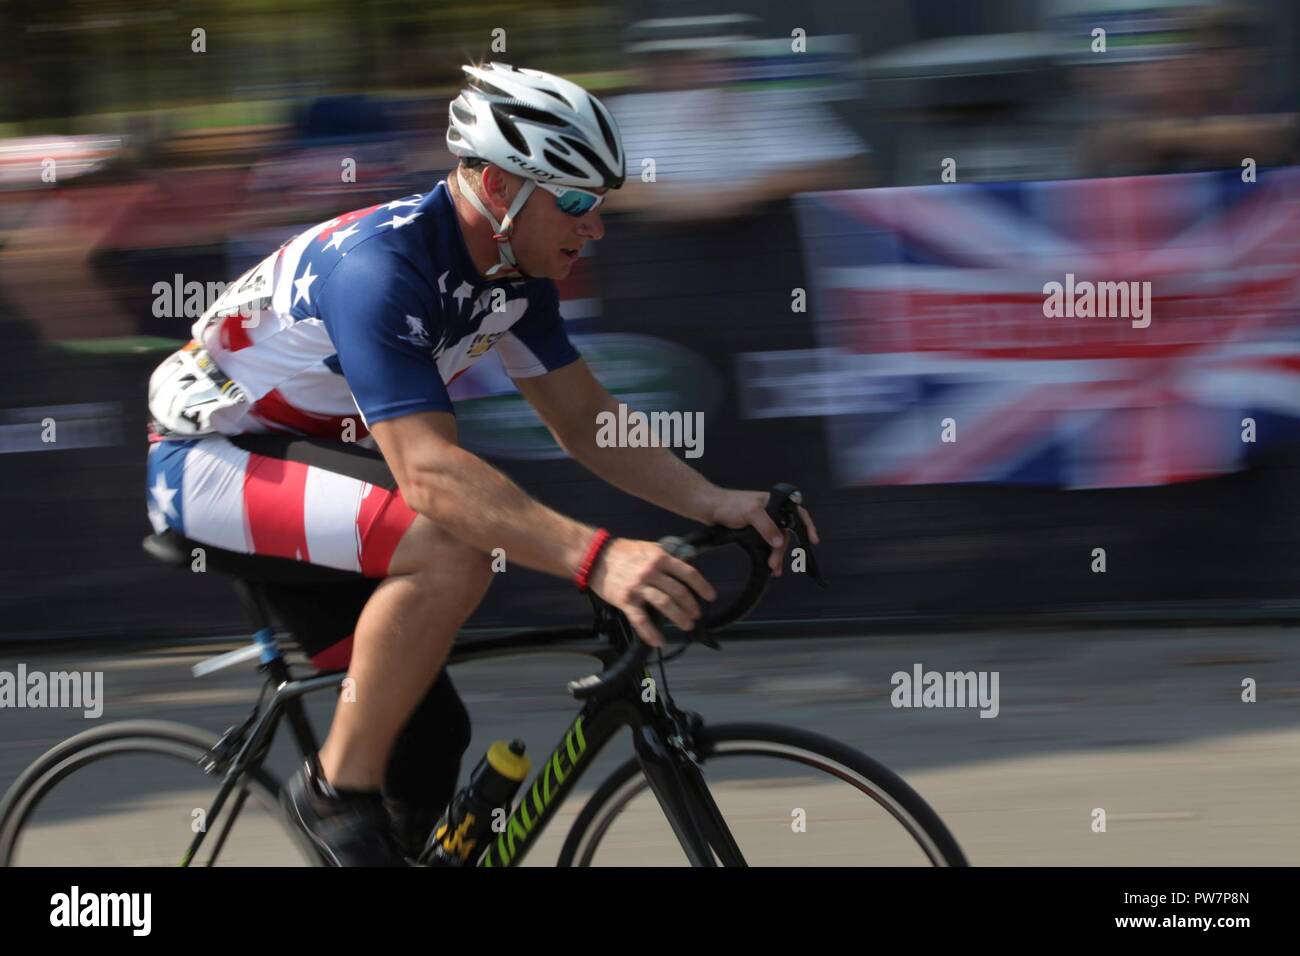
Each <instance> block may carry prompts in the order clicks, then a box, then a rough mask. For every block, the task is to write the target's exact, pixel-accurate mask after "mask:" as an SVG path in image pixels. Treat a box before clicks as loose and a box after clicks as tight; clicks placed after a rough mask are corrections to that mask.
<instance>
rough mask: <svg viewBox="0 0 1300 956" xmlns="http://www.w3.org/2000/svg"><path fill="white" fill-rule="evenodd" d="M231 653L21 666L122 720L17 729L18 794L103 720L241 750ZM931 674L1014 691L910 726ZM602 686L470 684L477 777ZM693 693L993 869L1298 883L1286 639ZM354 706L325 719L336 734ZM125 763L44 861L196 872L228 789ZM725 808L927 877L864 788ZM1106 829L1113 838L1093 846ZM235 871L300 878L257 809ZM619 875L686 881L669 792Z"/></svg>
mask: <svg viewBox="0 0 1300 956" xmlns="http://www.w3.org/2000/svg"><path fill="white" fill-rule="evenodd" d="M228 646H230V645H229V644H218V643H214V644H210V645H205V646H193V645H189V646H180V647H174V648H153V649H150V650H147V651H132V652H129V653H125V654H124V653H121V652H118V651H113V650H106V651H105V652H103V653H99V654H88V653H86V652H79V653H70V652H68V651H66V650H65V651H59V650H58V649H51V650H50V651H48V652H45V653H39V654H28V655H26V656H23V657H21V658H16V657H14V656H13V655H12V654H5V653H4V651H3V649H0V671H10V672H14V671H15V670H16V667H17V664H18V663H19V661H20V660H21V662H22V663H24V664H25V665H26V666H27V668H28V670H29V672H30V671H32V670H42V671H47V672H48V671H59V670H72V669H76V670H91V671H95V670H99V671H103V673H104V697H105V701H106V703H105V708H104V713H103V716H102V717H100V718H99V719H98V720H88V719H85V718H84V717H82V716H81V714H80V713H79V712H76V711H69V710H54V709H43V710H32V709H22V710H10V709H0V786H2V787H6V788H7V787H8V785H9V784H10V783H11V782H12V780H13V779H14V777H15V776H16V775H17V774H18V773H19V772H20V771H21V770H22V768H23V767H25V766H26V765H27V764H28V763H29V762H30V761H31V760H32V759H34V758H35V757H36V756H38V755H39V754H40V753H42V752H43V751H45V750H46V749H47V748H49V747H50V746H52V745H53V744H54V743H56V742H57V741H59V740H60V739H62V738H64V737H66V736H68V735H69V734H71V733H75V732H78V731H81V730H84V729H86V728H88V727H90V726H94V725H96V724H103V723H106V722H108V721H114V720H123V719H132V718H149V719H157V720H174V721H180V722H183V723H192V724H197V725H198V726H200V727H205V728H208V729H210V730H212V731H220V730H222V729H223V728H224V727H225V726H227V725H228V724H230V723H232V722H233V721H234V720H235V719H236V718H237V717H238V716H240V715H241V714H242V712H243V711H245V710H246V709H247V707H248V706H249V705H251V703H252V701H253V700H254V698H255V696H256V693H257V689H258V685H257V682H256V675H255V673H254V672H253V671H252V669H251V667H250V666H249V665H242V666H240V667H237V668H235V669H232V670H230V671H225V672H222V673H220V674H217V675H213V676H210V677H207V678H203V679H201V680H197V681H196V680H194V679H192V678H191V677H190V676H189V671H188V668H189V665H190V664H192V663H193V662H194V661H195V660H198V659H200V658H202V657H204V656H208V655H210V654H213V653H216V652H218V651H220V650H222V649H225V648H226V647H228ZM916 664H920V665H922V667H923V669H924V670H927V671H928V670H937V671H969V670H975V671H990V672H992V671H996V672H997V673H998V678H999V684H998V689H999V712H998V715H997V717H996V718H993V719H987V718H980V717H979V714H978V711H977V710H976V709H901V708H895V707H893V706H892V705H891V702H890V694H891V691H892V690H893V687H892V685H891V675H893V674H894V673H895V672H898V671H905V672H909V673H910V672H911V671H912V670H913V666H914V665H916ZM588 670H589V667H588V665H587V662H586V661H585V660H584V659H582V658H575V657H567V656H560V655H554V656H552V655H547V656H533V657H528V658H517V659H497V660H493V661H484V662H480V663H477V664H472V665H463V666H461V667H458V668H457V669H456V671H455V672H454V673H455V675H456V678H457V684H458V686H459V687H460V689H461V692H462V694H463V695H464V697H465V699H466V702H467V704H468V705H469V708H470V710H471V713H472V714H473V717H474V719H475V739H474V743H473V744H472V746H471V750H470V753H469V755H468V756H467V760H466V763H467V765H472V763H473V762H475V761H476V760H477V758H478V755H479V754H481V753H482V751H483V750H484V749H485V748H486V746H487V744H488V743H489V742H490V741H492V740H493V739H497V738H502V737H504V738H507V739H509V738H512V737H516V736H520V737H523V738H524V739H525V740H526V741H527V742H528V744H529V748H530V752H531V753H532V754H533V755H534V756H535V757H536V758H537V759H539V760H540V758H541V757H542V756H543V755H545V754H546V753H549V750H550V748H551V747H552V746H553V745H554V744H555V743H556V741H557V740H558V739H559V737H560V735H561V734H562V732H563V730H564V728H565V727H566V725H567V723H568V721H569V720H570V719H571V717H572V714H573V713H574V711H575V707H574V706H573V704H572V702H571V701H569V699H568V697H567V695H566V694H565V693H564V690H563V688H564V684H565V682H566V681H567V680H569V679H571V678H573V677H575V676H579V675H580V674H582V673H586V672H587V671H588ZM669 678H670V683H671V690H672V692H673V694H674V695H675V696H676V698H677V699H678V701H679V702H680V703H682V704H684V705H686V706H689V707H692V708H694V709H696V710H699V711H700V712H702V713H703V714H705V715H706V717H708V718H709V719H710V721H712V722H721V721H731V720H762V721H777V722H782V723H790V724H794V725H797V726H801V727H804V728H807V729H809V730H813V731H816V732H819V733H822V734H826V735H829V736H832V737H836V738H838V739H841V740H843V741H845V742H847V743H849V744H851V745H853V746H855V747H858V748H860V749H862V750H864V751H866V752H867V753H869V754H871V755H872V756H874V757H875V758H876V759H878V760H880V761H881V762H883V763H884V764H886V765H887V766H889V767H891V768H892V769H894V770H895V771H897V772H898V773H900V774H901V775H902V776H903V777H904V778H905V779H906V780H907V781H908V782H909V783H910V784H911V785H912V786H913V787H915V788H916V789H917V790H918V791H919V792H920V793H921V794H922V795H923V796H924V797H925V798H926V800H927V801H929V803H930V804H931V805H932V806H933V807H934V808H935V810H936V811H938V813H939V814H940V816H941V817H942V818H943V819H944V820H945V821H946V822H947V823H948V825H949V827H950V828H951V829H952V831H953V833H954V834H955V836H956V837H957V839H958V841H959V842H960V843H961V845H962V847H963V849H964V850H965V851H966V853H967V855H968V856H969V858H970V860H971V862H972V863H974V864H983V865H1007V864H1029V865H1038V864H1045V865H1046V864H1050V865H1108V864H1118V865H1137V864H1142V865H1190V864H1211V865H1257V864H1271V865H1279V864H1291V865H1293V864H1295V863H1296V861H1297V858H1300V801H1297V800H1296V794H1297V793H1300V645H1297V643H1296V641H1295V639H1294V636H1293V634H1291V633H1290V632H1288V631H1286V630H1283V629H1276V628H1249V629H1247V628H1196V629H1168V630H1138V631H1100V632H1083V631H1079V632H1068V631H1044V632H1031V633H1026V632H1014V633H996V632H995V633H983V634H944V635H876V634H873V635H871V636H869V637H845V638H836V639H804V640H800V641H776V640H763V641H750V642H744V643H732V644H729V645H727V647H726V648H725V650H724V651H723V652H721V653H715V652H711V651H708V650H705V649H696V650H693V651H692V652H691V653H689V654H688V655H686V656H685V657H684V658H682V659H681V660H680V661H677V662H675V663H673V664H671V665H670V670H669ZM1246 678H1251V679H1253V680H1254V681H1255V682H1256V685H1257V694H1258V700H1257V702H1254V703H1246V702H1243V701H1242V699H1241V695H1242V681H1243V679H1246ZM331 706H332V705H331V703H330V702H329V701H326V700H323V699H322V700H317V701H315V702H314V703H313V704H312V706H311V710H312V713H313V717H314V719H315V720H316V721H317V726H318V727H320V728H323V727H325V726H326V723H327V720H328V713H329V708H330V707H331ZM614 751H617V752H616V753H615V752H614ZM629 753H630V746H629V744H628V742H627V740H626V737H620V738H618V739H617V740H616V743H615V745H614V746H612V748H611V751H609V752H607V753H606V754H604V755H602V756H601V757H600V758H598V760H597V761H596V762H595V763H594V764H593V766H592V769H591V770H590V771H588V773H587V776H586V777H585V779H584V780H583V782H582V784H581V785H580V794H585V793H587V792H589V791H590V790H591V789H592V788H594V786H595V784H596V783H597V782H598V781H599V780H600V779H602V778H603V776H604V774H605V772H607V771H608V770H609V769H611V768H612V767H613V766H615V765H616V763H618V762H620V761H621V760H623V759H625V758H626V756H627V755H628V754H629ZM288 760H289V751H288V749H287V747H281V748H278V749H277V751H276V753H275V756H274V765H275V768H276V769H277V771H279V772H283V770H284V768H285V767H286V766H288ZM101 766H102V767H103V768H104V769H103V771H102V772H100V773H98V774H97V776H96V777H95V778H94V779H93V780H91V779H90V778H87V779H86V781H85V782H84V783H82V784H79V785H78V786H77V787H76V788H75V792H74V791H68V792H69V794H70V799H69V800H68V801H66V802H64V803H59V804H57V805H55V804H50V805H49V806H48V807H47V809H46V810H44V811H43V812H42V817H41V821H40V823H41V828H40V830H39V831H38V836H39V843H37V842H36V838H33V841H32V843H30V844H28V846H27V847H26V848H25V849H26V850H28V851H30V852H31V853H33V854H39V856H40V858H41V859H42V860H45V861H50V862H58V861H68V862H73V861H75V860H76V859H77V858H78V857H76V856H75V855H73V854H76V853H80V852H81V851H82V849H83V848H84V847H86V846H92V847H94V848H95V849H96V851H97V852H99V851H102V852H103V853H105V854H110V853H117V852H122V851H125V850H127V849H129V850H130V851H131V853H132V854H133V856H132V857H131V860H132V861H138V860H139V859H150V860H154V861H156V862H158V863H172V862H174V861H175V859H176V856H177V850H176V847H177V846H180V845H183V844H184V843H185V842H186V840H187V839H188V835H189V833H190V832H191V828H192V826H194V825H195V824H194V819H195V808H197V807H200V806H202V805H204V803H205V798H204V794H205V793H206V792H208V791H206V790H205V787H207V785H208V781H207V779H206V778H204V777H202V776H201V775H194V774H192V773H191V772H190V771H188V770H186V769H185V768H184V767H181V766H180V765H179V764H177V765H174V766H173V765H164V764H162V763H159V762H157V761H156V760H155V761H153V762H146V761H143V760H141V759H139V758H119V760H118V761H117V762H115V763H112V764H110V763H105V764H102V765H101ZM92 772H93V771H84V773H86V774H90V773H92ZM187 774H190V775H189V776H187ZM73 779H77V778H76V777H75V776H74V777H73V778H69V780H70V781H71V780H73ZM65 786H66V785H65ZM154 791H158V795H157V796H156V797H154V798H151V801H150V802H146V801H145V796H144V795H145V794H146V793H151V792H154ZM717 792H718V795H719V801H720V803H721V804H722V806H723V809H724V811H725V812H726V814H727V816H728V818H729V819H730V820H731V821H732V822H733V826H734V828H735V830H736V834H737V838H738V840H739V841H740V843H741V846H742V849H744V850H745V852H746V853H747V855H748V856H749V859H750V860H751V862H754V863H782V862H787V863H819V864H848V863H857V862H896V863H913V862H920V860H919V858H918V857H917V854H916V851H915V850H914V848H912V847H911V846H910V845H909V844H908V843H907V841H906V840H904V839H901V831H898V830H897V829H896V828H894V827H892V826H890V825H888V822H887V821H886V820H884V819H882V817H881V815H880V813H879V812H878V811H876V810H875V808H874V805H872V804H869V803H868V802H867V801H865V800H863V799H862V798H861V797H860V796H859V795H857V794H856V792H853V791H851V790H849V789H848V788H847V787H845V786H844V785H843V784H836V783H825V782H817V781H814V780H812V779H810V778H807V777H805V776H801V775H793V776H792V775H790V774H788V773H785V772H781V770H780V768H774V767H770V766H764V765H760V764H756V763H746V764H744V765H743V766H742V765H739V764H738V765H736V766H735V767H734V768H733V769H732V770H731V771H730V772H728V773H727V774H725V776H724V778H723V779H722V780H721V781H720V782H719V783H718V785H717ZM580 807H581V802H580V801H571V802H570V804H569V805H567V806H566V807H563V808H561V810H560V812H559V814H558V815H557V818H556V821H555V823H554V824H552V826H551V827H550V829H549V830H548V831H547V833H545V834H544V835H543V837H542V839H541V840H540V841H539V842H538V844H537V846H536V848H535V849H534V850H533V852H532V855H531V856H530V857H529V860H528V862H529V863H531V864H535V865H550V864H551V863H553V862H554V860H555V855H556V853H557V852H558V849H559V846H560V842H561V839H562V837H563V834H564V832H565V831H566V830H567V827H566V826H565V823H567V822H568V821H570V820H572V818H573V816H574V815H575V814H576V813H577V811H578V809H579V808H580ZM1098 809H1101V810H1104V811H1105V814H1106V829H1105V832H1094V829H1093V821H1094V818H1095V811H1096V810H1098ZM106 817H111V824H112V825H111V826H106V825H105V818H106ZM799 820H802V821H803V823H804V825H803V828H802V829H801V830H797V829H796V822H797V821H799ZM868 851H869V852H868ZM229 855H230V858H231V862H236V861H238V862H247V863H275V862H290V861H292V860H294V859H295V856H294V850H293V847H292V844H291V843H290V842H289V840H288V839H287V838H286V837H285V836H283V835H282V834H281V832H280V830H279V829H278V824H277V823H276V821H275V820H274V819H273V818H272V817H270V816H268V815H266V814H256V813H253V812H249V813H248V814H247V815H246V818H241V821H240V826H239V827H238V828H237V833H236V834H232V837H231V844H230V850H229ZM114 858H116V857H114ZM598 861H599V862H606V863H618V864H633V865H659V864H665V865H678V864H680V863H681V862H682V858H681V853H680V850H679V849H678V848H677V847H676V846H675V844H674V843H673V842H672V839H671V835H670V834H669V832H668V830H667V827H666V825H665V824H664V823H663V821H662V819H661V818H660V817H658V816H657V811H656V808H655V807H654V805H653V803H652V799H651V798H649V797H648V796H645V797H640V798H638V799H637V800H636V801H634V803H633V804H632V805H631V806H630V807H629V810H628V813H627V814H626V815H625V817H624V818H622V819H621V820H620V821H619V823H618V824H617V825H616V826H615V827H614V828H612V829H611V830H610V833H609V836H608V838H607V842H606V843H605V844H603V845H602V851H601V855H600V856H599V857H598Z"/></svg>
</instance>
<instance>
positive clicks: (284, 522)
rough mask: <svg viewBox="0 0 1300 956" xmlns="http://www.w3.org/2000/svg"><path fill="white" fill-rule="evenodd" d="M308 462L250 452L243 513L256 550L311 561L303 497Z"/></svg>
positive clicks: (245, 480) (278, 556)
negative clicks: (284, 459) (251, 453)
mask: <svg viewBox="0 0 1300 956" xmlns="http://www.w3.org/2000/svg"><path fill="white" fill-rule="evenodd" d="M307 467H308V466H307V465H304V464H302V463H301V462H296V461H282V460H280V459H279V458H268V457H267V456H266V455H249V456H248V467H247V468H246V469H245V471H244V516H245V519H246V520H247V521H248V533H249V537H250V538H251V539H252V542H253V553H254V554H264V555H270V556H272V557H277V558H293V559H294V560H295V561H308V562H309V561H311V554H310V552H309V551H308V550H307V527H306V522H305V520H304V512H305V510H306V509H305V507H304V504H303V502H304V500H305V498H306V492H307Z"/></svg>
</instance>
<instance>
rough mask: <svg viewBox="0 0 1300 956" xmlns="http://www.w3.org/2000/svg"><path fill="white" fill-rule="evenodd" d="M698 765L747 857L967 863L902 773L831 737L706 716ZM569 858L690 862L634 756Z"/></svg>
mask: <svg viewBox="0 0 1300 956" xmlns="http://www.w3.org/2000/svg"><path fill="white" fill-rule="evenodd" d="M696 744H697V748H698V751H699V757H700V764H701V767H700V769H701V771H702V773H703V776H704V780H705V782H706V784H707V786H708V789H709V793H710V794H711V795H712V797H713V800H714V801H715V802H716V803H717V806H718V808H719V810H720V811H721V813H722V817H723V819H725V821H726V824H727V827H728V829H729V830H730V831H731V834H732V836H733V838H734V839H735V841H736V844H737V845H738V846H739V848H740V851H741V853H742V854H743V855H744V858H745V862H746V863H747V864H748V865H750V866H799V865H809V866H869V865H870V866H874V865H888V866H908V865H918V866H965V865H966V858H965V856H964V855H963V854H962V851H961V848H960V847H959V846H958V845H957V841H956V840H955V839H953V836H952V834H951V833H950V832H949V831H948V828H947V827H946V826H945V825H944V823H943V821H942V820H940V819H939V817H938V815H937V814H936V813H935V812H934V811H933V810H932V809H931V808H930V806H929V805H928V804H926V802H925V801H924V800H922V799H921V797H920V796H919V795H918V794H917V793H916V791H915V790H913V789H912V788H911V787H910V786H908V785H907V784H906V783H905V782H904V781H903V780H902V778H900V777H899V776H898V775H897V774H895V773H894V772H893V771H891V770H889V769H888V768H886V767H885V766H883V765H882V764H880V763H878V762H877V761H875V760H873V759H871V758H870V757H868V756H866V755H865V754H863V753H860V752H858V751H856V750H854V749H853V748H851V747H847V746H845V745H843V744H841V743H839V742H837V741H835V740H832V739H830V738H828V737H823V736H821V735H819V734H814V733H810V732H807V731H803V730H797V729H794V728H790V727H781V726H776V725H770V724H750V723H743V724H720V725H718V726H716V727H709V726H707V725H706V726H704V727H702V728H701V729H700V730H699V732H698V733H697V734H696ZM558 862H559V865H560V866H592V865H615V866H618V865H622V866H664V865H668V866H684V865H686V862H687V860H686V856H685V853H684V852H683V851H682V849H681V846H680V844H679V843H678V841H677V839H676V837H675V836H674V835H673V832H672V829H671V828H670V826H669V824H668V821H667V820H666V819H665V818H664V815H663V811H662V810H661V809H660V807H659V804H658V802H657V801H656V800H655V798H654V795H653V794H652V793H650V792H649V785H648V783H647V781H646V779H645V776H644V774H643V773H642V772H641V767H640V764H639V763H638V762H637V760H636V758H633V759H631V760H629V761H627V762H626V763H624V764H623V765H622V766H620V767H619V769H618V770H616V771H615V772H614V774H613V775H612V776H611V777H610V778H609V779H608V780H606V781H605V782H604V783H603V784H601V786H600V787H598V788H597V789H596V791H595V792H594V793H593V794H592V796H591V798H590V799H589V800H588V801H587V804H586V805H585V806H584V807H583V809H582V811H581V812H580V813H579V814H578V817H577V819H576V820H575V821H574V824H573V828H572V829H571V830H570V831H569V834H568V837H567V838H566V839H565V841H564V846H563V848H562V849H561V851H560V857H559V861H558Z"/></svg>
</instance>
